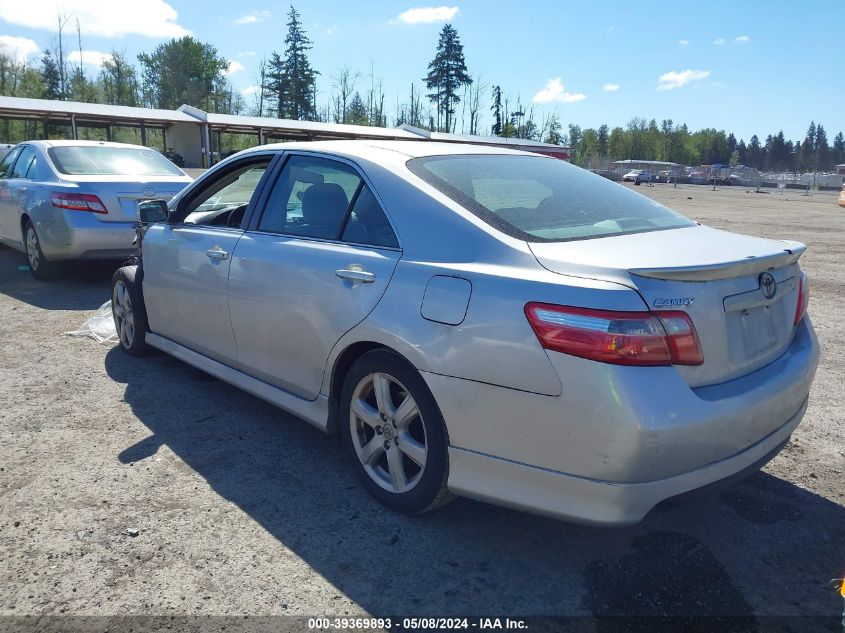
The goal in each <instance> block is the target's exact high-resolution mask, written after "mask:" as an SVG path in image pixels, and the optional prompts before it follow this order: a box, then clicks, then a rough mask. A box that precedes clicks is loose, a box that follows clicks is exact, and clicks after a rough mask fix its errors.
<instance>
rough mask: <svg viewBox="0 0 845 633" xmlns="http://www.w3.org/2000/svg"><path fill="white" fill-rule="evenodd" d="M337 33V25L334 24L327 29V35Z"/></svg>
mask: <svg viewBox="0 0 845 633" xmlns="http://www.w3.org/2000/svg"><path fill="white" fill-rule="evenodd" d="M335 33H337V25H336V24H332V25H331V26H330V27H329V28H327V29H326V35H334V34H335Z"/></svg>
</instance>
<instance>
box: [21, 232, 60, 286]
mask: <svg viewBox="0 0 845 633" xmlns="http://www.w3.org/2000/svg"><path fill="white" fill-rule="evenodd" d="M23 243H24V247H25V248H26V258H27V259H28V260H29V272H31V273H32V276H33V277H35V278H36V279H38V280H39V281H47V280H48V279H52V278H53V277H55V276H56V272H57V267H56V264H55V262H51V261H49V260H48V259H47V258H46V257H44V253H43V251H42V250H41V241H40V240H39V239H38V233H37V232H36V230H35V226H34V225H33V224H32V222H31V221H30V220H27V221H26V225H25V226H24V229H23Z"/></svg>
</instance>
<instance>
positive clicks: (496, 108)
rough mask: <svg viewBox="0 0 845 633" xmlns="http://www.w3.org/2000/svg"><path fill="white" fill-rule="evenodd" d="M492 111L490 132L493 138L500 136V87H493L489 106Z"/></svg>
mask: <svg viewBox="0 0 845 633" xmlns="http://www.w3.org/2000/svg"><path fill="white" fill-rule="evenodd" d="M490 109H491V110H492V111H493V127H492V128H491V129H490V131H491V132H492V133H493V136H501V135H502V87H501V86H493V105H492V106H490Z"/></svg>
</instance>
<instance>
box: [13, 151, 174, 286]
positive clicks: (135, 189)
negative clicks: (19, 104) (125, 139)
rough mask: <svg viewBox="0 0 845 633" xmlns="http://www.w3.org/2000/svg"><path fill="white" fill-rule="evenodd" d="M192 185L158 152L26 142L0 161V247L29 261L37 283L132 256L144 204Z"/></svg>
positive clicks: (166, 197) (164, 197) (169, 195)
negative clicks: (81, 264) (70, 268)
mask: <svg viewBox="0 0 845 633" xmlns="http://www.w3.org/2000/svg"><path fill="white" fill-rule="evenodd" d="M189 182H191V178H190V177H189V176H187V175H186V174H185V173H184V172H183V171H182V170H181V169H179V168H178V167H176V166H175V165H174V164H173V163H171V162H170V161H169V160H167V159H166V158H164V156H162V155H161V154H159V153H158V152H156V151H155V150H152V149H149V148H147V147H142V146H140V145H127V144H123V143H102V142H97V141H29V142H26V143H21V144H20V145H17V146H16V147H14V148H13V149H12V150H11V151H10V152H9V153H8V154H6V155H5V156H4V157H3V159H2V161H0V243H3V244H6V245H7V246H11V247H12V248H15V249H17V250H20V251H23V252H24V253H26V255H27V258H28V259H29V269H30V271H31V272H32V274H33V275H34V276H35V278H36V279H49V278H50V277H52V276H53V275H54V274H55V273H57V272H58V271H59V269H60V268H61V262H62V261H66V260H92V259H120V258H125V257H127V256H129V255H131V254H133V253H134V250H135V249H134V247H133V245H132V241H133V239H134V237H135V231H134V225H135V214H136V207H137V204H138V201H139V200H143V199H145V198H152V197H159V198H163V199H169V198H170V197H172V196H173V195H174V194H176V193H177V192H178V191H180V190H181V189H182V188H183V187H184V186H185V185H186V184H188V183H189Z"/></svg>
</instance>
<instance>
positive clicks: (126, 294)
mask: <svg viewBox="0 0 845 633" xmlns="http://www.w3.org/2000/svg"><path fill="white" fill-rule="evenodd" d="M138 270H139V269H138V267H137V266H124V267H123V268H118V269H117V270H116V271H115V273H114V276H113V277H112V293H111V297H112V299H111V309H112V317H113V318H114V327H115V330H117V337H118V342H119V343H120V346H121V347H122V348H123V349H124V350H126V351H127V352H129V353H130V354H131V355H132V356H147V355H148V354H149V353H150V352H151V348H150V346H149V345H147V342H146V340H145V335H146V333H147V332H148V331H149V327H148V326H147V310H146V308H145V307H144V297H143V295H142V294H141V278H142V275H141V274H140V273H139V272H138Z"/></svg>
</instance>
